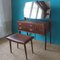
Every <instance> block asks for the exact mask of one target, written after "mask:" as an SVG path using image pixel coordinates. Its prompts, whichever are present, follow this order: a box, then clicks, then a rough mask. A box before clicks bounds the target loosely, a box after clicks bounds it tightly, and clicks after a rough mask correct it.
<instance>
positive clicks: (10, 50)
mask: <svg viewBox="0 0 60 60" xmlns="http://www.w3.org/2000/svg"><path fill="white" fill-rule="evenodd" d="M9 44H10V52H11V53H12V46H11V41H9Z"/></svg>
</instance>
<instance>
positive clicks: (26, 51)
mask: <svg viewBox="0 0 60 60" xmlns="http://www.w3.org/2000/svg"><path fill="white" fill-rule="evenodd" d="M24 49H25V55H26V59H27V60H28V58H27V50H26V44H24Z"/></svg>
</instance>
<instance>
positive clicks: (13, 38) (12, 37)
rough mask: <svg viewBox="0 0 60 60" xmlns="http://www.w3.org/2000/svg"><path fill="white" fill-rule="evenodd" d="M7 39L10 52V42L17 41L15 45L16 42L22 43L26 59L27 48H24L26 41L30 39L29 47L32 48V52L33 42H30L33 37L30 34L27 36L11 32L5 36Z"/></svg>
mask: <svg viewBox="0 0 60 60" xmlns="http://www.w3.org/2000/svg"><path fill="white" fill-rule="evenodd" d="M6 38H7V39H8V40H9V44H10V52H11V53H12V46H11V42H16V43H17V47H18V44H19V43H20V44H23V45H24V49H25V55H26V59H28V58H27V50H26V43H28V42H29V41H31V48H32V53H33V43H32V39H33V38H34V37H32V36H27V35H23V34H18V33H16V34H12V35H9V36H8V37H6Z"/></svg>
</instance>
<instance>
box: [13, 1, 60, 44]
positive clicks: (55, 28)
mask: <svg viewBox="0 0 60 60" xmlns="http://www.w3.org/2000/svg"><path fill="white" fill-rule="evenodd" d="M26 1H37V0H12V31H13V32H14V33H15V32H18V29H17V21H18V20H23V19H24V14H23V9H24V3H25V2H26ZM39 1H40V0H39ZM45 1H46V0H45ZM50 1H51V22H52V43H53V44H57V45H60V0H58V1H57V0H50ZM47 38H48V40H49V35H47ZM36 39H37V40H42V41H44V36H41V35H37V34H36Z"/></svg>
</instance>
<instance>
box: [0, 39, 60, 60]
mask: <svg viewBox="0 0 60 60" xmlns="http://www.w3.org/2000/svg"><path fill="white" fill-rule="evenodd" d="M33 45H34V54H32V51H31V47H30V46H31V45H30V42H29V43H28V44H27V53H28V60H60V46H55V45H52V44H51V45H50V44H47V50H44V43H43V42H41V41H36V40H33ZM12 48H13V53H12V54H11V53H10V50H9V42H8V40H6V39H5V38H3V39H0V60H26V58H25V53H24V47H23V45H21V44H20V45H19V49H17V46H16V43H13V42H12Z"/></svg>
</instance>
